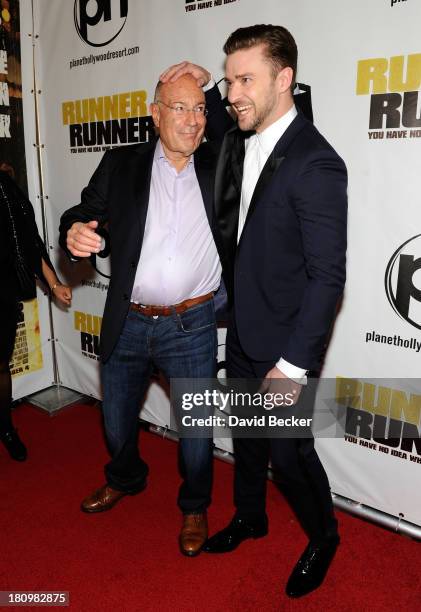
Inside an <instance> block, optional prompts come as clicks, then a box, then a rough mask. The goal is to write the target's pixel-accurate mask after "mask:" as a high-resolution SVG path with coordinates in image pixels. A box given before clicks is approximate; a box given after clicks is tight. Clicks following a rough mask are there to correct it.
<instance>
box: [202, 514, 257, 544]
mask: <svg viewBox="0 0 421 612" xmlns="http://www.w3.org/2000/svg"><path fill="white" fill-rule="evenodd" d="M267 533H268V519H267V516H264V517H262V518H261V519H258V520H254V521H246V520H245V519H241V518H237V517H234V518H233V519H232V521H231V523H230V524H229V525H228V527H225V529H222V531H218V532H217V533H215V535H213V536H212V537H211V538H209V539H208V540H207V541H206V543H205V545H204V546H203V548H202V550H203V551H205V552H208V553H226V552H231V551H232V550H235V549H236V548H237V546H239V545H240V544H241V542H243V541H244V540H248V539H249V538H253V539H257V538H263V537H264V536H265V535H267Z"/></svg>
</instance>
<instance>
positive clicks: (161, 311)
mask: <svg viewBox="0 0 421 612" xmlns="http://www.w3.org/2000/svg"><path fill="white" fill-rule="evenodd" d="M212 298H213V293H207V294H206V295H199V296H198V297H195V298H190V299H189V300H184V302H180V303H179V304H174V306H154V305H153V304H152V305H144V304H135V303H134V302H130V310H135V311H136V312H140V313H141V314H143V315H146V316H147V317H168V316H169V315H171V314H173V313H174V312H175V313H177V314H181V313H182V312H185V311H186V310H188V309H189V308H192V306H197V305H198V304H203V303H204V302H208V301H209V300H211V299H212Z"/></svg>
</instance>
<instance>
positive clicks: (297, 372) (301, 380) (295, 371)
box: [276, 358, 308, 385]
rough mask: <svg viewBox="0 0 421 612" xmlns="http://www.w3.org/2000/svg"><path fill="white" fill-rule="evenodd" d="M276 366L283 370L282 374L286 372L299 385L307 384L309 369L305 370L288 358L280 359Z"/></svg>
mask: <svg viewBox="0 0 421 612" xmlns="http://www.w3.org/2000/svg"><path fill="white" fill-rule="evenodd" d="M276 367H277V368H278V370H281V372H282V374H285V376H287V377H288V378H290V379H291V380H293V381H294V382H296V383H297V384H299V385H306V384H307V372H308V370H304V369H303V368H299V367H297V366H295V365H293V364H292V363H289V361H287V360H286V359H282V358H281V359H280V360H279V361H278V362H277V364H276Z"/></svg>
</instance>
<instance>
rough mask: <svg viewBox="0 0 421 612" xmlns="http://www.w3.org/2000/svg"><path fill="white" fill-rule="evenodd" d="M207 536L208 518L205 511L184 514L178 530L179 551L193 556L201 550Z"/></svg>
mask: <svg viewBox="0 0 421 612" xmlns="http://www.w3.org/2000/svg"><path fill="white" fill-rule="evenodd" d="M207 537H208V519H207V516H206V512H203V513H201V514H184V515H183V526H182V528H181V532H180V538H179V544H180V551H181V552H182V553H183V555H187V557H195V556H196V555H198V554H199V553H200V551H201V550H202V546H203V544H204V543H205V542H206V540H207Z"/></svg>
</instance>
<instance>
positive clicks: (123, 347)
mask: <svg viewBox="0 0 421 612" xmlns="http://www.w3.org/2000/svg"><path fill="white" fill-rule="evenodd" d="M216 354H217V336H216V324H215V311H214V304H213V300H209V301H208V302H205V303H203V304H199V305H198V306H193V307H192V308H189V309H188V310H186V311H185V312H184V313H182V314H176V313H175V312H174V313H173V314H172V315H169V316H165V317H164V316H159V317H157V318H154V317H149V316H145V315H143V314H140V313H138V312H136V311H133V310H129V313H128V315H127V318H126V321H125V324H124V327H123V329H122V331H121V334H120V337H119V340H118V343H117V345H116V347H115V349H114V350H113V353H112V355H111V357H110V358H109V359H108V360H107V361H106V363H105V364H104V365H103V367H102V384H103V413H104V425H105V433H106V437H107V442H108V446H109V450H110V452H111V455H112V459H111V461H110V462H109V463H108V464H107V465H106V466H105V475H106V478H107V483H108V484H109V485H110V486H111V487H112V488H114V489H117V490H119V491H126V492H129V493H136V492H137V491H139V490H141V489H142V488H143V487H144V484H145V479H146V476H147V474H148V466H147V465H146V463H145V462H144V461H143V460H142V458H141V457H140V454H139V448H138V414H139V403H140V401H141V400H142V398H143V396H144V394H145V392H146V389H147V387H148V385H149V382H150V376H151V373H152V371H153V367H154V366H155V367H157V368H158V369H159V370H161V372H162V373H163V374H164V376H165V377H166V378H167V380H170V379H171V378H213V377H215V373H216ZM172 408H173V410H174V411H175V412H176V414H177V413H178V415H179V414H180V410H181V406H180V405H179V404H178V403H177V405H175V406H173V407H172ZM212 449H213V445H212V438H209V437H206V438H205V437H203V438H181V439H180V442H179V450H180V460H181V461H180V464H181V465H180V467H181V472H182V476H183V482H182V484H181V487H180V490H179V495H178V505H179V507H180V508H181V510H182V511H183V512H185V513H188V512H203V511H204V510H205V509H206V508H207V507H208V505H209V504H210V499H211V488H212V463H213V459H212Z"/></svg>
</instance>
